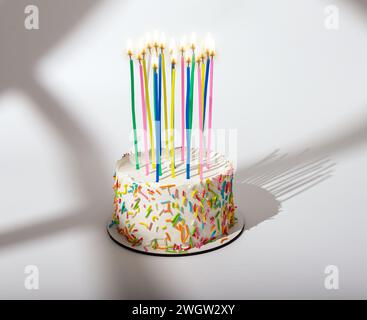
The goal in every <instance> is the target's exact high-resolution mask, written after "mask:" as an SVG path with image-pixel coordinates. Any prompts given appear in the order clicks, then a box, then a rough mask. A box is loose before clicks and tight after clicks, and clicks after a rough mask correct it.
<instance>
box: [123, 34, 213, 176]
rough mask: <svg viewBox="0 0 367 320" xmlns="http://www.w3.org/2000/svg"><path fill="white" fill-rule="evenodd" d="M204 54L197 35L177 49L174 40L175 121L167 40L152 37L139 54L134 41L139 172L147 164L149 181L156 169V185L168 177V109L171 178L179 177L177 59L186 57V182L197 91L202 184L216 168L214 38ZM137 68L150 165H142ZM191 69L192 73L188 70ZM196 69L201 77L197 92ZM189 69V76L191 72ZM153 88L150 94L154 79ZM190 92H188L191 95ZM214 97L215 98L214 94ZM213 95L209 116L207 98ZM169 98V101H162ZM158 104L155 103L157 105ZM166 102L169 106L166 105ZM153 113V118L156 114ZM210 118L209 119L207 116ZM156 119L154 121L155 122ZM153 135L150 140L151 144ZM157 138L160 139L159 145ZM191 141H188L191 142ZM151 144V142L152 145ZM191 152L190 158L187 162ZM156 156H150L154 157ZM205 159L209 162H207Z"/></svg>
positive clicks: (130, 50) (183, 61) (183, 118)
mask: <svg viewBox="0 0 367 320" xmlns="http://www.w3.org/2000/svg"><path fill="white" fill-rule="evenodd" d="M201 47H202V48H201V49H202V50H200V48H199V46H198V45H197V42H196V36H195V34H192V36H191V40H190V41H189V42H187V41H186V37H185V38H183V39H182V40H181V42H180V45H179V46H178V47H177V46H176V42H175V40H174V39H172V40H171V42H170V46H169V48H168V53H169V57H170V64H171V68H170V73H171V79H170V80H171V81H170V84H168V85H170V86H171V90H170V98H171V99H170V117H169V112H168V101H167V77H166V60H165V51H166V40H165V36H164V34H160V35H159V34H158V33H157V32H155V33H154V35H153V37H151V36H150V34H147V35H146V39H145V41H140V44H139V47H138V49H137V50H136V51H134V50H133V45H132V42H131V41H128V44H127V54H128V56H129V60H130V80H131V111H132V124H133V130H134V148H135V161H136V169H139V168H140V164H139V161H141V162H145V173H146V175H149V173H150V166H151V168H152V169H153V170H154V169H155V171H156V182H158V181H159V178H160V176H161V175H162V160H161V158H162V124H161V121H162V112H161V111H162V104H163V114H164V142H165V145H164V146H163V147H164V148H165V150H166V151H165V152H166V156H167V158H168V159H169V161H170V167H171V176H172V177H175V167H176V164H175V161H176V159H175V141H174V130H175V92H176V91H175V82H176V81H175V80H176V65H177V63H178V60H177V56H178V55H179V57H180V66H181V68H180V78H181V83H180V84H181V92H180V95H181V147H180V149H181V150H180V154H181V162H185V163H186V178H187V179H190V176H191V173H190V160H191V159H190V158H191V138H192V137H191V136H192V133H191V132H192V124H193V111H194V110H193V109H194V92H195V90H197V97H198V121H199V123H198V127H199V163H198V173H199V175H200V179H201V180H202V179H203V170H204V166H206V168H209V167H210V151H211V130H212V109H213V70H214V56H215V48H214V41H213V39H212V37H211V36H210V35H207V37H206V38H205V41H204V43H203V45H202V46H201ZM134 62H136V63H137V64H138V69H139V78H140V95H141V107H142V118H143V119H142V120H143V145H144V152H141V153H140V154H141V155H143V154H144V159H140V160H139V150H138V137H137V127H136V114H135V89H134ZM185 66H186V68H185ZM195 66H196V72H197V80H196V85H197V89H195ZM185 69H186V72H185ZM151 72H152V76H151V79H152V81H153V86H152V89H153V90H151V91H153V92H150V86H149V82H150V81H149V80H150V79H149V78H150V73H151ZM185 86H186V90H185ZM208 91H209V93H208ZM208 95H209V103H208V111H207V100H208V99H207V96H208ZM162 96H163V101H162ZM151 101H153V103H151ZM162 102H163V103H162ZM151 109H153V112H152V110H151ZM207 112H208V115H207ZM152 113H153V116H154V120H153V118H152ZM205 121H208V124H207V127H208V132H207V139H208V141H207V148H206V152H205V151H204V130H205ZM148 129H149V139H148ZM154 137H155V139H154ZM185 137H186V141H185ZM148 141H149V142H148ZM185 151H186V157H185ZM149 153H150V155H149ZM204 153H206V157H205V159H204Z"/></svg>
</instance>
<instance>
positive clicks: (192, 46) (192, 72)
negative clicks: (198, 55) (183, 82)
mask: <svg viewBox="0 0 367 320" xmlns="http://www.w3.org/2000/svg"><path fill="white" fill-rule="evenodd" d="M191 49H192V57H191V70H190V73H191V74H190V110H189V131H187V133H188V134H189V136H188V137H187V141H188V144H187V154H186V157H187V161H186V178H187V179H190V157H191V148H190V146H191V130H192V114H193V108H194V81H195V77H194V75H195V35H193V36H192V41H191Z"/></svg>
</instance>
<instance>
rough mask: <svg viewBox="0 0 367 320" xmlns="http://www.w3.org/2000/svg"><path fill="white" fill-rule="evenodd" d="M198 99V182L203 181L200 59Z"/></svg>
mask: <svg viewBox="0 0 367 320" xmlns="http://www.w3.org/2000/svg"><path fill="white" fill-rule="evenodd" d="M197 72H198V97H199V101H198V102H199V103H198V107H199V166H198V170H199V175H200V180H203V151H204V150H203V148H204V145H203V94H202V79H201V58H199V59H198V71H197Z"/></svg>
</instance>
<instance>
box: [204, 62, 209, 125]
mask: <svg viewBox="0 0 367 320" xmlns="http://www.w3.org/2000/svg"><path fill="white" fill-rule="evenodd" d="M209 67H210V58H209V56H208V58H207V59H206V69H205V82H204V117H203V129H204V127H205V111H206V96H207V92H208V82H209V81H208V80H209Z"/></svg>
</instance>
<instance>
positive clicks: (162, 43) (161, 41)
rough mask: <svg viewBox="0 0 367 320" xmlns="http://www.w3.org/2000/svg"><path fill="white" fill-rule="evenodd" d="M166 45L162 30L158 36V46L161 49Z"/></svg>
mask: <svg viewBox="0 0 367 320" xmlns="http://www.w3.org/2000/svg"><path fill="white" fill-rule="evenodd" d="M165 46H166V36H165V34H164V33H163V32H161V35H160V37H159V47H160V48H161V49H162V50H163V49H164V48H165Z"/></svg>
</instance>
